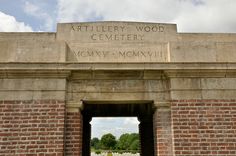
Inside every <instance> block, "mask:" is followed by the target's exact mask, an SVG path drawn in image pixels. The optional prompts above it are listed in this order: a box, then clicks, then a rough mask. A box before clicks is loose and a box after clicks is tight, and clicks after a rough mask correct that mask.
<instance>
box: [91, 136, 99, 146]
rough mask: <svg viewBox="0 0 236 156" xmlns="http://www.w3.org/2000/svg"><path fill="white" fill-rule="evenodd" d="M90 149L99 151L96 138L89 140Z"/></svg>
mask: <svg viewBox="0 0 236 156" xmlns="http://www.w3.org/2000/svg"><path fill="white" fill-rule="evenodd" d="M91 147H93V148H94V149H99V148H100V141H99V139H98V138H93V139H92V140H91Z"/></svg>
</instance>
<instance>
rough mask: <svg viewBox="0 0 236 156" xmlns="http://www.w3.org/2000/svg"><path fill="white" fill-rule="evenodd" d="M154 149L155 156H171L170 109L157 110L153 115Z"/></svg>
mask: <svg viewBox="0 0 236 156" xmlns="http://www.w3.org/2000/svg"><path fill="white" fill-rule="evenodd" d="M153 127H154V143H155V145H154V148H156V149H155V155H156V156H171V155H173V144H172V129H171V112H170V108H159V109H157V110H156V112H155V114H154V124H153Z"/></svg>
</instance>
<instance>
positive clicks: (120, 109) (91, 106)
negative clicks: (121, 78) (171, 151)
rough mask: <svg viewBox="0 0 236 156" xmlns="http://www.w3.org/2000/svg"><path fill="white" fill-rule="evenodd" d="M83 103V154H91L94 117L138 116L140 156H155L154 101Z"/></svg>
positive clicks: (86, 155)
mask: <svg viewBox="0 0 236 156" xmlns="http://www.w3.org/2000/svg"><path fill="white" fill-rule="evenodd" d="M83 105H84V107H83V111H82V115H83V138H82V140H83V141H82V155H83V156H90V150H91V149H90V143H91V142H90V140H91V124H90V122H91V120H92V118H93V117H137V118H138V120H139V122H140V123H139V138H140V156H146V155H148V156H154V134H153V113H154V107H153V101H83Z"/></svg>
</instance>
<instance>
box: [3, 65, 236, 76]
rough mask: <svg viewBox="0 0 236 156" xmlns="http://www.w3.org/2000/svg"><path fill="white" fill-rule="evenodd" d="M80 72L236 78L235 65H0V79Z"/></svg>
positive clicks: (64, 74) (68, 74) (69, 74)
mask: <svg viewBox="0 0 236 156" xmlns="http://www.w3.org/2000/svg"><path fill="white" fill-rule="evenodd" d="M80 71H82V73H83V72H85V71H87V73H89V72H90V73H94V72H95V73H96V72H99V71H105V72H106V73H109V72H112V71H122V72H128V71H135V72H133V73H134V74H136V75H137V73H140V75H141V77H140V78H147V79H149V78H150V79H152V76H150V75H155V76H159V77H163V76H164V77H236V63H226V62H221V63H53V62H52V63H22V62H19V63H17V62H16V63H0V77H1V78H14V77H22V78H24V77H35V78H36V77H39V78H40V77H48V78H55V77H56V78H68V77H69V76H71V73H76V72H80ZM72 75H73V74H72ZM75 75H76V74H75ZM131 75H132V73H131ZM136 75H134V76H136ZM146 75H148V76H146ZM129 76H130V74H129ZM95 78H96V77H95Z"/></svg>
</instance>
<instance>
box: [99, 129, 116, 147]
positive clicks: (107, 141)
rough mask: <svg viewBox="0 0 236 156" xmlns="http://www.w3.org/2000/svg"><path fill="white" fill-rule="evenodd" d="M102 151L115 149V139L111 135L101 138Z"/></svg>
mask: <svg viewBox="0 0 236 156" xmlns="http://www.w3.org/2000/svg"><path fill="white" fill-rule="evenodd" d="M101 145H102V149H105V150H108V149H115V146H116V137H115V136H114V135H112V134H111V133H108V134H105V135H103V136H102V138H101Z"/></svg>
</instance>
